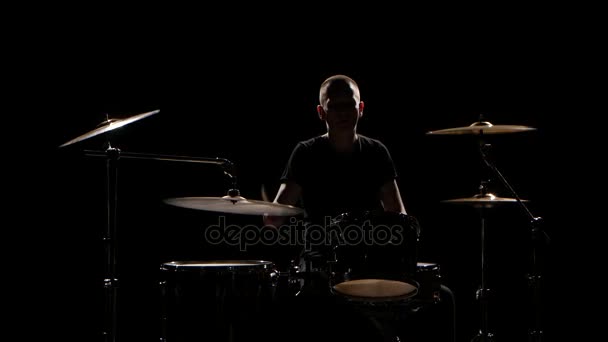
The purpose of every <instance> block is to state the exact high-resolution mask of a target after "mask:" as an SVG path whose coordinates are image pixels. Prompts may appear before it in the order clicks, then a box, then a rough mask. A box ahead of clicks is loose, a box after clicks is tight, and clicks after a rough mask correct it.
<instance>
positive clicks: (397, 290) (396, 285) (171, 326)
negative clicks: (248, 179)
mask: <svg viewBox="0 0 608 342" xmlns="http://www.w3.org/2000/svg"><path fill="white" fill-rule="evenodd" d="M159 112H160V110H154V111H150V112H146V113H141V114H137V115H133V116H131V117H127V118H124V119H110V118H106V120H105V121H103V122H102V123H100V124H99V125H98V126H97V127H96V128H95V129H93V130H91V131H89V132H87V133H85V134H82V135H80V136H78V137H76V138H74V139H72V140H69V141H67V142H66V143H64V144H62V145H60V147H61V148H63V147H66V146H69V145H72V144H76V143H79V142H81V141H83V140H86V139H89V138H92V137H94V136H97V135H101V134H106V133H111V132H112V131H114V130H117V129H119V128H121V127H124V126H126V125H128V124H132V123H134V122H137V121H139V120H141V119H144V118H147V117H150V116H152V115H155V114H158V113H159ZM532 130H534V128H531V127H527V126H516V125H493V124H491V123H490V122H488V121H483V119H482V118H480V120H479V121H478V122H475V123H473V124H471V125H470V126H463V127H456V128H448V129H442V130H436V131H429V132H428V133H427V134H428V135H431V136H436V135H473V136H476V137H478V138H479V146H480V147H479V152H480V155H481V158H482V160H483V162H484V163H485V165H487V166H488V167H489V169H490V170H491V171H492V172H493V174H494V175H495V176H496V177H497V178H498V179H499V180H500V182H502V184H503V185H505V187H506V188H507V189H508V191H509V192H510V195H511V196H512V197H499V196H496V195H494V194H493V193H490V192H488V191H487V186H486V182H485V181H482V182H481V185H480V187H479V189H480V193H478V194H476V195H473V196H470V197H463V198H455V199H448V200H444V201H441V202H442V203H446V204H453V205H463V206H468V207H472V208H475V209H477V210H479V212H480V213H481V215H480V218H481V284H480V287H479V289H478V291H477V296H476V298H477V299H478V300H479V302H480V307H481V328H480V330H479V332H478V334H477V336H475V337H474V338H473V341H481V342H488V341H493V334H492V333H491V332H490V331H489V328H488V296H487V294H488V291H489V289H488V288H487V284H486V278H487V277H486V272H487V265H486V262H485V260H486V246H485V217H484V212H485V211H486V210H488V209H492V208H496V207H501V206H505V205H513V204H515V205H519V206H520V207H521V208H522V209H523V210H524V211H525V213H526V214H527V216H528V217H529V218H530V222H531V226H532V236H533V239H534V241H535V242H539V240H540V239H542V238H541V237H542V236H543V234H542V231H541V227H540V222H541V218H540V217H535V216H534V215H533V214H532V213H531V212H530V211H529V210H528V208H527V206H526V205H525V202H527V201H526V200H522V199H520V198H519V197H518V196H517V194H516V192H515V191H514V190H513V188H512V187H511V186H510V185H509V183H508V182H507V181H506V179H505V177H504V176H503V175H502V174H501V173H500V171H499V170H498V169H497V168H496V167H495V166H494V164H493V163H492V162H491V161H490V159H489V158H488V150H489V147H490V145H489V144H486V143H485V142H484V140H483V139H484V137H485V136H486V135H492V134H507V133H518V132H526V131H532ZM85 155H87V156H91V157H101V158H103V159H104V160H105V161H106V168H107V170H106V171H107V173H106V177H107V179H106V181H107V189H106V191H107V193H106V195H107V226H106V229H105V234H104V236H103V242H104V247H105V253H106V258H105V260H106V261H107V264H106V265H105V270H104V271H105V272H104V275H105V276H104V280H103V285H104V286H103V287H104V290H105V292H104V293H105V305H104V314H105V315H104V330H103V337H104V341H106V342H115V340H116V335H117V334H116V333H117V319H116V316H117V312H116V311H117V287H118V286H117V285H118V279H117V273H116V266H117V260H116V252H115V244H116V238H115V237H116V231H117V213H116V202H117V198H118V191H117V190H118V189H117V171H118V160H119V159H121V158H129V159H147V160H158V161H171V162H184V163H203V164H214V165H218V166H220V167H222V168H223V170H224V173H225V174H226V175H227V176H228V177H229V178H230V180H231V181H232V186H231V189H229V190H228V192H227V194H226V195H225V196H222V197H174V198H167V199H165V200H164V203H166V204H167V205H170V206H174V207H180V208H185V209H191V210H201V211H209V212H218V213H225V214H239V215H257V216H264V215H270V216H286V217H292V216H298V215H300V214H303V213H304V210H303V209H301V208H298V207H295V206H291V205H284V204H279V203H274V202H269V201H266V200H250V199H247V198H244V197H242V196H240V192H239V190H238V185H237V180H236V176H235V174H236V173H235V172H234V164H233V163H232V162H231V161H229V160H227V159H223V158H200V157H189V156H175V155H158V154H143V153H131V152H124V151H121V150H120V149H118V148H115V147H113V146H112V145H111V143H110V141H109V139H108V140H107V143H106V148H105V150H103V151H94V150H85ZM369 218H371V219H372V220H374V219H378V218H379V217H378V216H373V217H367V218H363V217H355V218H353V217H349V216H348V214H344V215H341V216H340V217H339V218H337V219H336V220H334V221H333V224H335V225H342V224H353V223H356V221H362V220H364V219H369ZM412 219H413V218H412V217H411V216H407V215H396V216H383V217H380V223H391V224H395V223H398V224H400V225H401V226H402V227H406V228H408V229H409V230H407V231H406V233H408V234H409V235H407V236H408V238H407V239H405V240H404V241H401V242H400V243H399V244H396V245H393V246H392V247H391V245H390V244H389V245H383V246H381V247H379V248H376V249H374V247H371V248H368V249H363V250H360V249H356V248H351V247H352V246H351V247H349V248H342V247H341V246H337V245H334V246H332V247H333V254H332V258H330V259H331V260H330V261H328V262H326V263H325V264H324V265H322V267H321V268H322V269H323V270H324V271H327V272H328V274H330V279H329V282H328V284H327V286H328V289H329V290H330V292H331V293H332V294H333V295H336V296H340V297H341V298H343V299H346V300H347V301H352V302H358V303H363V304H364V305H371V306H373V305H377V304H378V303H380V304H386V303H389V304H391V303H407V302H409V301H415V300H416V299H419V298H422V299H423V300H425V301H426V302H431V303H435V302H438V301H439V300H440V298H439V297H440V294H439V286H440V283H441V282H440V278H441V276H440V274H439V265H437V264H434V263H423V262H419V261H418V260H417V254H416V253H417V251H416V248H417V247H416V242H417V239H418V233H419V231H418V227H417V221H415V219H413V220H414V222H412V221H411V220H412ZM387 220H388V221H387ZM408 220H409V221H408ZM404 243H405V244H406V245H405V246H404ZM408 244H409V245H408ZM391 248H392V249H391ZM403 251H406V252H405V253H404V252H403ZM393 252H394V253H393ZM532 253H533V257H532V258H531V260H537V255H536V253H537V250H536V249H533V251H532ZM362 256H363V257H362ZM387 265H388V266H387ZM160 270H161V274H162V280H161V290H162V298H163V301H162V302H163V303H164V304H163V308H162V310H161V311H162V312H161V316H162V317H161V330H162V332H161V335H162V336H161V341H165V342H167V341H168V342H173V341H174V340H172V339H171V334H172V332H171V330H173V331H178V330H180V329H182V328H184V326H185V325H186V324H187V323H188V320H189V317H187V315H186V314H182V315H180V311H181V312H182V313H184V312H186V311H188V310H186V309H184V308H185V305H186V306H187V305H190V306H191V307H192V310H197V309H200V308H201V307H202V306H203V305H208V304H209V303H212V304H213V305H212V306H211V307H212V309H209V310H208V311H207V313H208V315H207V316H205V317H202V318H203V319H208V320H212V321H213V322H215V323H214V324H224V323H226V324H228V326H227V327H226V329H225V330H223V331H224V332H225V333H226V335H227V336H226V338H227V340H228V341H233V339H234V336H235V335H234V334H235V332H236V331H237V330H238V329H237V328H238V326H236V325H235V324H237V322H240V323H243V322H245V321H246V320H247V319H248V317H249V318H251V317H254V316H255V315H256V314H259V312H260V310H264V309H265V307H264V305H265V303H267V302H268V301H272V297H273V293H275V291H276V287H277V286H279V285H278V284H281V280H285V279H287V283H288V284H289V286H294V284H301V280H302V279H306V278H307V276H308V275H309V272H311V269H309V270H306V271H301V270H300V269H299V267H298V266H295V264H293V263H292V267H291V268H290V269H289V270H287V271H283V270H279V269H277V267H276V265H275V263H274V262H272V261H268V260H172V261H167V262H165V263H162V264H161V265H160ZM531 270H532V271H531V274H530V275H529V279H530V280H531V282H530V284H531V286H532V287H533V290H534V292H533V293H534V294H536V296H535V298H534V303H533V304H534V310H535V312H536V313H537V314H536V318H537V319H536V321H535V326H534V327H533V328H531V329H530V331H529V333H530V337H531V340H532V341H541V338H542V329H541V327H540V311H541V308H540V298H539V297H540V284H539V279H540V273H539V271H540V270H539V268H538V265H537V264H533V265H532V267H531ZM296 288H297V286H296ZM184 293H188V296H185V295H184ZM289 293H290V295H291V294H292V292H289ZM293 293H294V295H297V291H294V292H293ZM195 298H196V300H195ZM197 300H198V301H197ZM197 305H198V307H197V308H194V306H197ZM169 314H170V315H173V316H172V317H168V316H169ZM199 318H200V317H199ZM218 319H219V320H218ZM240 323H239V324H240ZM237 325H238V324H237ZM241 327H242V326H241ZM176 338H177V337H176ZM395 340H398V338H395Z"/></svg>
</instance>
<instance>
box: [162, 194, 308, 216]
mask: <svg viewBox="0 0 608 342" xmlns="http://www.w3.org/2000/svg"><path fill="white" fill-rule="evenodd" d="M164 202H165V203H167V204H169V205H173V206H176V207H181V208H188V209H196V210H206V211H215V212H222V213H227V214H244V215H270V216H295V215H298V214H301V213H302V212H303V210H302V209H300V208H297V207H294V206H291V205H284V204H278V203H272V202H265V201H252V200H248V199H246V198H244V197H241V196H224V197H176V198H169V199H165V200H164Z"/></svg>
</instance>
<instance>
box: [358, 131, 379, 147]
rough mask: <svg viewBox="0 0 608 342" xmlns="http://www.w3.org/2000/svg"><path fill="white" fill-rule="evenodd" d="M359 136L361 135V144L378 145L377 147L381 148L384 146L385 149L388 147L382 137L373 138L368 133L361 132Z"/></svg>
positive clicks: (367, 145)
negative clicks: (362, 133)
mask: <svg viewBox="0 0 608 342" xmlns="http://www.w3.org/2000/svg"><path fill="white" fill-rule="evenodd" d="M358 136H359V141H360V142H361V146H364V147H376V148H377V147H379V148H383V149H385V148H386V145H384V143H383V142H382V141H381V140H380V139H377V138H372V137H369V136H367V135H361V134H359V135H358Z"/></svg>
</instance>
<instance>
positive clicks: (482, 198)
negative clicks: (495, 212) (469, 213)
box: [441, 193, 528, 208]
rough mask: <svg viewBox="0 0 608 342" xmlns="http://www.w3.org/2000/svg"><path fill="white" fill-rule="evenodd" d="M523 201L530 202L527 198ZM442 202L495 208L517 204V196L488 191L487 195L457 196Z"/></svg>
mask: <svg viewBox="0 0 608 342" xmlns="http://www.w3.org/2000/svg"><path fill="white" fill-rule="evenodd" d="M521 201H522V202H528V201H527V200H521ZM441 203H449V204H466V205H470V206H473V207H476V208H493V207H496V206H499V205H505V204H515V203H517V199H516V198H508V197H497V196H495V195H494V194H491V193H488V194H485V195H482V194H478V195H475V196H473V197H465V198H455V199H449V200H444V201H441Z"/></svg>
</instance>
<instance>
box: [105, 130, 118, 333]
mask: <svg viewBox="0 0 608 342" xmlns="http://www.w3.org/2000/svg"><path fill="white" fill-rule="evenodd" d="M107 145H108V147H107V148H106V151H105V155H106V158H107V159H106V200H107V202H106V210H107V217H106V219H107V221H106V222H107V225H106V230H105V232H104V236H103V242H104V251H105V257H106V259H105V261H106V263H105V270H104V274H105V277H104V279H103V287H104V297H105V305H104V309H105V310H104V330H103V333H102V334H103V340H104V341H106V342H114V341H116V330H117V310H116V306H117V299H118V298H117V296H118V277H117V273H116V265H117V263H116V226H117V225H116V223H117V220H116V207H117V201H118V192H117V189H118V186H117V185H118V160H119V158H120V150H119V149H118V148H114V147H112V145H111V144H110V143H109V142H108V144H107Z"/></svg>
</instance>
